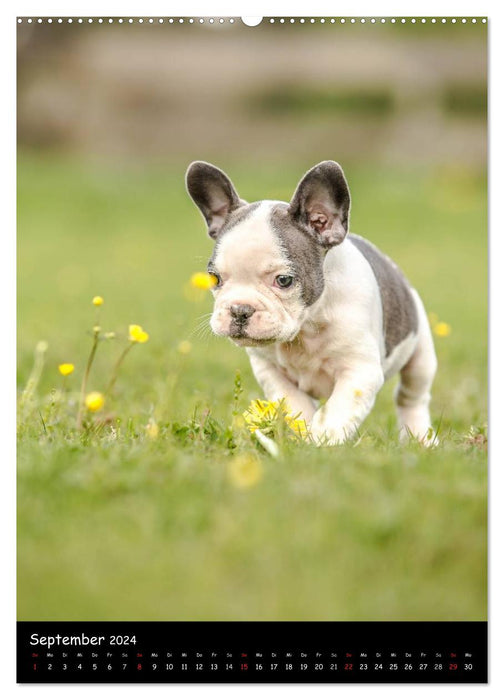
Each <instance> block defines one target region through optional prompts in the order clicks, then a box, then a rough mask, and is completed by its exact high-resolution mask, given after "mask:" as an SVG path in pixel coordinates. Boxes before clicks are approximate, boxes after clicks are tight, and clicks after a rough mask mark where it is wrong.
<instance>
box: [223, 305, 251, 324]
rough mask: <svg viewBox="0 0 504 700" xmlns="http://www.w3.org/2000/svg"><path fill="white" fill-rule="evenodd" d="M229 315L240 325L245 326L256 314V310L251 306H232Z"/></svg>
mask: <svg viewBox="0 0 504 700" xmlns="http://www.w3.org/2000/svg"><path fill="white" fill-rule="evenodd" d="M229 313H230V314H231V316H232V317H233V318H234V319H235V321H237V322H238V323H241V324H244V323H246V321H248V319H249V318H250V317H251V316H252V314H254V313H255V309H254V307H253V306H250V304H232V305H231V306H230V307H229Z"/></svg>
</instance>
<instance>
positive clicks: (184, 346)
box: [177, 340, 192, 355]
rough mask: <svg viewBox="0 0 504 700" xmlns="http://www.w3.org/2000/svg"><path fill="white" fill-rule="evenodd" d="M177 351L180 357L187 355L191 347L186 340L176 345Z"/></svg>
mask: <svg viewBox="0 0 504 700" xmlns="http://www.w3.org/2000/svg"><path fill="white" fill-rule="evenodd" d="M177 350H178V351H179V353H180V354H181V355H188V354H189V353H190V352H191V350H192V345H191V343H190V342H189V341H188V340H183V341H182V342H181V343H179V344H178V347H177Z"/></svg>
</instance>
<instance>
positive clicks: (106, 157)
mask: <svg viewBox="0 0 504 700" xmlns="http://www.w3.org/2000/svg"><path fill="white" fill-rule="evenodd" d="M17 52H18V58H17V71H18V73H17V85H18V88H17V99H18V103H17V128H18V132H17V137H18V151H17V176H18V185H17V196H18V199H17V202H18V281H19V284H18V324H19V326H18V327H19V342H18V489H17V498H18V501H17V517H18V529H17V556H18V569H17V586H18V594H17V606H18V607H17V620H18V623H17V624H18V635H17V644H18V648H17V653H18V670H17V677H18V682H20V683H107V682H110V683H184V682H188V683H194V682H202V683H212V682H218V683H223V682H230V683H275V682H276V683H303V682H305V683H317V682H321V683H381V682H382V683H391V682H400V683H422V682H429V683H433V682H437V683H485V682H486V680H487V181H486V173H487V150H486V143H487V141H486V139H487V116H486V114H487V53H486V52H487V20H486V18H484V17H480V16H471V17H459V16H457V17H442V16H439V17H412V16H396V17H391V16H387V17H382V16H376V17H314V16H308V15H307V16H305V17H297V16H296V17H288V16H285V17H280V16H278V17H262V18H261V17H257V18H253V17H252V18H240V17H220V16H213V17H196V16H194V17H138V16H134V17H130V16H122V15H121V16H113V17H108V16H107V17H105V16H100V17H98V16H96V17H79V16H75V17H67V16H52V17H47V16H44V17H39V16H30V17H28V16H23V17H19V18H17Z"/></svg>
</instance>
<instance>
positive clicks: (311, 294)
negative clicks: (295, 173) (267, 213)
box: [270, 203, 326, 306]
mask: <svg viewBox="0 0 504 700" xmlns="http://www.w3.org/2000/svg"><path fill="white" fill-rule="evenodd" d="M270 222H271V226H272V228H273V231H274V232H275V234H276V236H277V238H278V241H279V243H280V247H281V249H282V251H283V252H284V254H285V256H286V257H287V259H288V260H289V263H290V265H291V268H292V273H293V274H294V276H295V278H296V282H298V283H300V284H301V287H302V299H303V302H304V303H305V304H306V306H311V305H312V304H314V303H315V302H316V301H317V299H318V298H319V297H320V295H321V294H322V292H323V291H324V257H325V253H326V251H325V250H324V248H323V247H322V246H321V245H314V241H313V237H312V236H311V235H310V234H309V233H307V232H306V231H305V230H304V229H302V228H300V227H298V226H296V225H295V224H294V222H293V220H292V216H291V213H290V210H289V205H288V204H283V203H279V204H277V205H275V206H274V207H273V209H272V210H271V218H270Z"/></svg>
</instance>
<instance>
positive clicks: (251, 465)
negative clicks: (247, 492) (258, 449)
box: [228, 454, 264, 489]
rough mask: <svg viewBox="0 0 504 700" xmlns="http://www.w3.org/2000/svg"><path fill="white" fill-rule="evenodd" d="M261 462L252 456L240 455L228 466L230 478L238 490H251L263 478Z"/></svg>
mask: <svg viewBox="0 0 504 700" xmlns="http://www.w3.org/2000/svg"><path fill="white" fill-rule="evenodd" d="M263 473H264V470H263V467H262V464H261V462H260V461H259V460H258V459H257V457H255V456H254V455H252V454H244V455H238V456H236V457H234V458H233V459H232V460H231V461H230V462H229V465H228V478H229V480H230V481H231V483H232V484H233V485H234V486H236V488H238V489H249V488H252V486H255V485H256V484H258V483H259V481H261V479H262V477H263Z"/></svg>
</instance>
